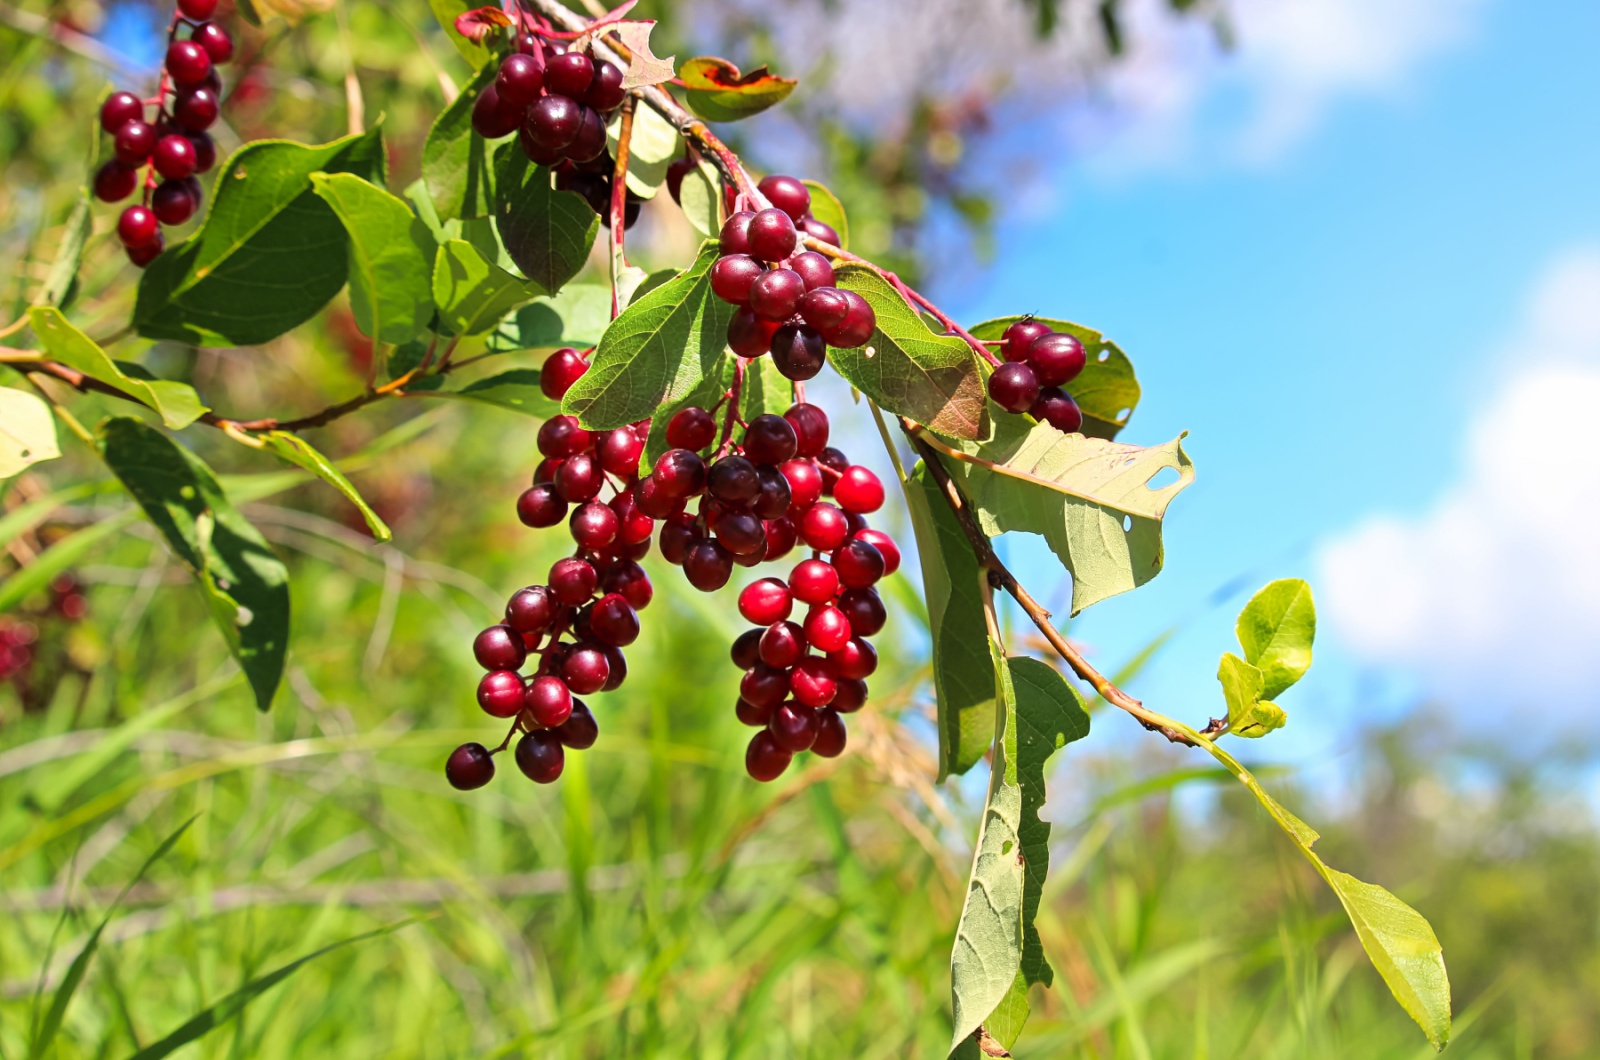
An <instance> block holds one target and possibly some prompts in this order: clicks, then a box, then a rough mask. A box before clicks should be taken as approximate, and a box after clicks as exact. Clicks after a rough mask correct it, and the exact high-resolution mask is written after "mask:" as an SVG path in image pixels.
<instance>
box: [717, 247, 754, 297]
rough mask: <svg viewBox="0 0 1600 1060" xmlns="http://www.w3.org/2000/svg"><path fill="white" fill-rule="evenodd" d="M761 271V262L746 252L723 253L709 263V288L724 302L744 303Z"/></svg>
mask: <svg viewBox="0 0 1600 1060" xmlns="http://www.w3.org/2000/svg"><path fill="white" fill-rule="evenodd" d="M762 271H763V270H762V268H761V263H760V262H759V261H757V260H756V259H755V258H752V257H750V256H749V255H748V254H724V255H723V256H722V257H720V258H718V259H717V260H716V261H714V262H713V263H712V265H711V290H712V291H713V292H714V293H715V294H716V296H717V297H718V298H720V299H722V300H723V301H724V302H731V303H733V304H734V305H745V304H747V303H748V302H749V301H750V290H751V287H752V286H753V285H754V284H755V282H756V279H757V278H758V277H760V276H761V274H762Z"/></svg>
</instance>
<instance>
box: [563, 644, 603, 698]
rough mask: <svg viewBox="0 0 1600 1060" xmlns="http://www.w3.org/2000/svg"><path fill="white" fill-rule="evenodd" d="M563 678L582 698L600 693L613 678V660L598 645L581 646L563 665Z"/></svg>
mask: <svg viewBox="0 0 1600 1060" xmlns="http://www.w3.org/2000/svg"><path fill="white" fill-rule="evenodd" d="M561 676H562V678H563V679H564V680H565V681H566V682H567V687H568V688H570V689H572V691H574V692H576V693H578V694H579V695H580V696H581V695H587V694H588V693H590V692H598V691H600V690H601V689H602V688H604V687H605V685H606V681H607V680H608V679H609V678H610V677H611V660H610V659H608V658H607V657H606V653H605V652H604V651H602V650H601V649H600V647H599V646H598V645H595V644H585V645H579V646H578V647H577V648H576V649H574V650H573V651H572V652H571V653H570V654H569V655H568V656H567V658H566V660H565V661H564V662H563V663H562V664H561Z"/></svg>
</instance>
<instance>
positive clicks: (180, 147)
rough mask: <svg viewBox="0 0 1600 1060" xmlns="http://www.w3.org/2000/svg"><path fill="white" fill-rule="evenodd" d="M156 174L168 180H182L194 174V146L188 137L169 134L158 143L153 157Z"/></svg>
mask: <svg viewBox="0 0 1600 1060" xmlns="http://www.w3.org/2000/svg"><path fill="white" fill-rule="evenodd" d="M153 163H154V165H155V167H156V172H157V173H160V174H161V175H162V176H163V177H166V178H167V179H168V180H182V179H183V178H184V177H188V176H192V175H193V174H194V144H192V143H190V142H189V140H188V138H187V137H184V136H180V135H178V134H176V133H169V134H168V135H166V136H163V137H162V138H161V139H159V140H157V141H156V149H155V153H154V156H153Z"/></svg>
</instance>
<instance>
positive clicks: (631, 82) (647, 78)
mask: <svg viewBox="0 0 1600 1060" xmlns="http://www.w3.org/2000/svg"><path fill="white" fill-rule="evenodd" d="M610 28H611V30H612V31H613V32H615V33H616V35H617V36H618V37H620V38H621V39H622V43H623V44H624V45H625V46H626V47H627V49H628V51H629V53H630V54H631V55H632V56H633V58H632V59H631V60H629V62H628V68H627V69H626V70H624V71H623V72H622V87H623V88H626V89H632V88H646V87H648V86H650V85H659V84H662V83H664V82H667V81H671V80H672V61H673V60H674V59H676V58H677V56H676V55H669V56H667V57H666V58H665V59H661V58H657V57H656V55H655V54H654V53H652V52H651V51H650V31H651V30H653V29H655V28H656V24H655V22H654V21H652V20H649V19H645V20H643V21H627V22H618V23H616V24H615V25H613V26H611V27H610Z"/></svg>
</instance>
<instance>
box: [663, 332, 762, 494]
mask: <svg viewBox="0 0 1600 1060" xmlns="http://www.w3.org/2000/svg"><path fill="white" fill-rule="evenodd" d="M763 360H771V358H770V357H768V358H763ZM733 364H734V358H733V354H731V353H729V352H728V351H726V350H724V351H722V353H721V354H719V355H718V358H717V360H716V361H715V363H713V364H712V366H711V367H710V368H709V369H707V371H706V374H705V378H704V379H702V380H700V385H699V386H697V387H695V388H694V389H693V390H691V391H689V392H688V393H687V394H685V395H683V396H682V397H680V398H679V399H678V400H676V401H670V402H667V403H666V404H664V405H662V406H661V408H660V409H659V410H658V411H657V412H656V413H655V415H653V416H651V417H650V431H649V433H648V434H647V435H646V436H645V441H644V454H643V455H642V456H641V457H640V458H639V473H640V474H641V475H648V474H649V473H650V469H651V468H653V467H655V464H656V461H657V460H659V459H660V458H661V454H662V453H664V452H666V451H667V449H668V448H669V447H668V445H667V423H668V422H669V421H670V420H671V419H672V417H673V415H674V414H675V413H677V412H678V411H679V410H680V409H686V408H688V407H689V406H690V405H698V406H700V407H701V408H705V409H708V408H710V407H711V406H712V405H714V404H716V402H717V401H718V399H720V398H721V397H722V395H723V394H726V393H727V392H728V390H729V388H731V387H732V386H733Z"/></svg>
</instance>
